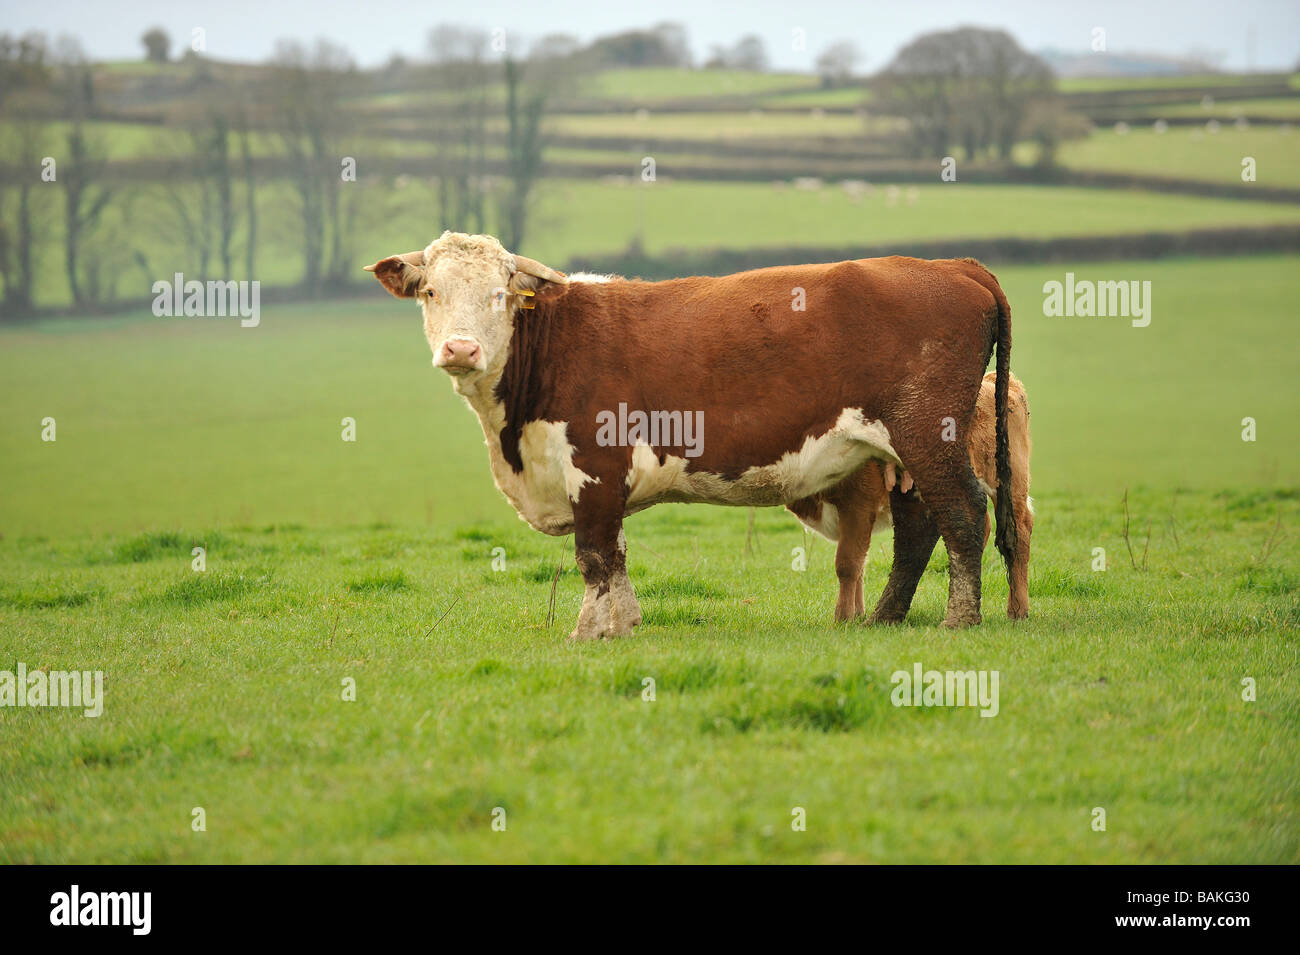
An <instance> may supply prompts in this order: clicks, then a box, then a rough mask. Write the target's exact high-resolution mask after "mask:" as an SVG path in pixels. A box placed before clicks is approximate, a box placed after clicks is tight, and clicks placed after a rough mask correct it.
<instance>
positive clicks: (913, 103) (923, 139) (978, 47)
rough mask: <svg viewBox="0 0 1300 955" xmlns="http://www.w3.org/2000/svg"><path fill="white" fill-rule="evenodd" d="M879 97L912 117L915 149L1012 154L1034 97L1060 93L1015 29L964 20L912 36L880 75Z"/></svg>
mask: <svg viewBox="0 0 1300 955" xmlns="http://www.w3.org/2000/svg"><path fill="white" fill-rule="evenodd" d="M876 88H877V92H878V93H879V100H878V102H879V104H880V105H881V106H882V107H883V108H884V109H886V110H889V111H891V112H894V113H896V114H898V115H900V116H904V117H905V118H907V119H908V121H909V122H910V124H911V145H912V149H913V152H914V153H915V154H916V155H932V156H942V155H943V154H944V153H945V152H947V151H948V150H949V149H951V148H952V147H954V146H960V147H963V148H964V149H965V151H966V154H967V157H968V158H969V157H973V156H975V155H977V154H978V153H979V152H981V151H983V150H985V149H993V150H995V151H996V153H997V154H998V155H999V156H1001V157H1002V158H1004V159H1005V158H1008V157H1009V156H1010V155H1011V149H1012V147H1013V146H1014V145H1015V141H1016V138H1017V136H1018V135H1019V133H1020V131H1021V128H1022V125H1023V123H1024V121H1025V117H1026V115H1027V113H1028V111H1029V108H1030V106H1031V104H1032V103H1034V102H1035V101H1037V100H1039V99H1041V98H1043V97H1050V96H1052V95H1054V94H1055V90H1056V81H1055V77H1054V76H1053V74H1052V71H1051V69H1050V68H1049V67H1048V66H1047V64H1046V63H1044V62H1043V61H1042V60H1040V59H1039V58H1038V57H1036V56H1033V55H1032V54H1030V53H1026V52H1025V51H1024V50H1022V49H1021V48H1020V46H1019V44H1017V43H1016V41H1015V40H1014V39H1013V38H1012V37H1011V35H1010V34H1009V33H1006V32H1005V31H1002V30H982V29H976V28H973V27H964V28H962V29H959V30H951V31H947V32H941V33H927V34H925V35H923V36H921V37H918V38H917V39H916V40H913V41H912V42H911V43H909V44H908V45H907V46H905V47H904V48H903V49H902V50H900V51H899V52H898V54H897V56H895V57H894V59H893V61H892V62H891V63H890V64H889V66H888V67H886V68H885V70H884V71H883V72H882V73H881V74H880V75H879V76H878V77H877V78H876Z"/></svg>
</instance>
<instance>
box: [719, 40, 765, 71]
mask: <svg viewBox="0 0 1300 955" xmlns="http://www.w3.org/2000/svg"><path fill="white" fill-rule="evenodd" d="M767 62H768V61H767V48H766V47H765V46H764V45H763V40H762V38H761V37H759V36H757V35H756V34H753V33H749V34H746V35H745V36H742V37H741V38H740V39H739V40H737V41H736V45H735V46H731V47H728V46H715V47H713V50H712V53H711V55H710V56H709V59H708V61H707V62H706V63H705V64H704V65H705V67H706V68H708V69H730V70H753V71H755V72H759V73H761V72H763V71H765V70H766V69H767Z"/></svg>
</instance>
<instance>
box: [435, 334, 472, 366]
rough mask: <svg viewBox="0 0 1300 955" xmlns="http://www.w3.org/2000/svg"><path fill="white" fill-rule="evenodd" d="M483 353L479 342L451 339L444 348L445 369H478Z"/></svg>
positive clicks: (443, 363) (443, 360)
mask: <svg viewBox="0 0 1300 955" xmlns="http://www.w3.org/2000/svg"><path fill="white" fill-rule="evenodd" d="M481 354H482V351H481V350H480V349H479V347H478V342H467V341H463V340H456V339H451V340H449V341H447V342H445V343H444V344H443V346H442V365H443V367H444V368H476V367H478V360H479V356H480V355H481Z"/></svg>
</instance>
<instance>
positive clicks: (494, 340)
mask: <svg viewBox="0 0 1300 955" xmlns="http://www.w3.org/2000/svg"><path fill="white" fill-rule="evenodd" d="M502 251H503V252H504V250H502ZM510 275H511V273H510V271H509V270H508V269H507V268H506V266H505V264H504V262H502V261H500V260H498V261H492V260H491V259H490V258H487V257H484V258H483V259H482V260H475V261H466V260H464V259H462V258H459V257H456V258H453V257H450V256H439V257H435V258H434V260H433V261H432V263H431V264H429V265H426V266H425V267H424V269H423V275H422V277H421V279H420V282H419V285H418V286H417V287H416V292H415V296H416V299H417V300H418V301H419V303H420V309H421V311H423V313H424V337H425V338H427V339H428V340H429V348H430V349H432V350H433V365H434V367H435V368H441V369H443V370H444V371H446V372H448V373H449V374H452V375H456V376H461V375H472V374H474V373H476V372H485V371H493V372H496V371H499V370H500V369H501V367H502V366H503V365H504V364H505V360H506V352H507V349H508V347H509V345H510V336H511V333H512V332H513V331H514V321H513V315H512V314H511V313H512V312H513V310H514V309H513V308H512V307H510V306H509V304H508V302H507V296H506V291H505V290H506V283H507V282H508V281H509V280H510Z"/></svg>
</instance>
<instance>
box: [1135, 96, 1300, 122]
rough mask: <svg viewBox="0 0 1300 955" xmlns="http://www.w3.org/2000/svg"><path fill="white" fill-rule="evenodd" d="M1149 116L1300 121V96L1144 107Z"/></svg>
mask: <svg viewBox="0 0 1300 955" xmlns="http://www.w3.org/2000/svg"><path fill="white" fill-rule="evenodd" d="M1142 108H1143V109H1145V110H1146V112H1147V113H1148V114H1154V115H1158V116H1168V117H1171V118H1172V117H1174V116H1201V117H1204V118H1205V119H1206V120H1207V121H1208V120H1209V119H1211V118H1219V119H1222V118H1224V117H1228V118H1235V117H1237V116H1269V117H1276V118H1278V119H1295V120H1300V96H1291V97H1281V96H1278V97H1273V98H1272V99H1235V100H1218V101H1216V102H1215V103H1214V104H1213V105H1211V106H1209V107H1208V108H1207V107H1205V106H1202V105H1201V104H1200V103H1179V104H1177V105H1175V106H1160V107H1155V106H1149V107H1142Z"/></svg>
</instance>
